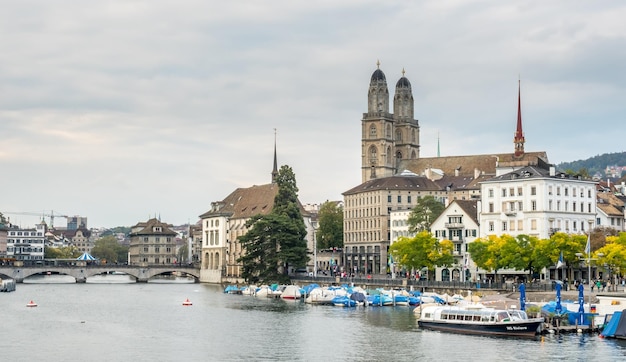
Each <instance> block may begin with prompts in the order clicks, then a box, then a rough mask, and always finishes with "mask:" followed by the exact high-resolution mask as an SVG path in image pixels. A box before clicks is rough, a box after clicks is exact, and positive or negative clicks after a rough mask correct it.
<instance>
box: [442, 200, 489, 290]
mask: <svg viewBox="0 0 626 362" xmlns="http://www.w3.org/2000/svg"><path fill="white" fill-rule="evenodd" d="M478 205H479V203H478V202H477V201H476V200H454V201H452V202H451V203H450V205H448V207H446V209H445V210H444V211H443V212H442V213H441V215H439V217H438V218H437V219H436V220H435V221H434V222H433V223H432V225H431V227H430V229H431V232H432V234H433V236H434V237H436V238H437V239H439V240H440V241H441V240H446V239H447V240H450V241H452V243H453V245H454V249H453V256H454V264H453V265H451V266H449V267H437V268H436V270H435V280H437V281H460V282H465V281H475V280H476V276H477V273H478V272H479V271H478V270H477V268H476V265H475V264H474V262H473V261H472V259H471V257H470V255H469V253H468V248H467V246H468V244H469V243H471V242H473V241H474V240H476V238H478V237H479V234H478V232H479V228H480V227H479V224H478Z"/></svg>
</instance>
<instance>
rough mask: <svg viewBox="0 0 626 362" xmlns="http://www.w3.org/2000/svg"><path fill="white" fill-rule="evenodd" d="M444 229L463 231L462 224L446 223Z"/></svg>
mask: <svg viewBox="0 0 626 362" xmlns="http://www.w3.org/2000/svg"><path fill="white" fill-rule="evenodd" d="M444 227H445V228H446V229H463V227H464V226H463V223H462V222H447V223H445V224H444Z"/></svg>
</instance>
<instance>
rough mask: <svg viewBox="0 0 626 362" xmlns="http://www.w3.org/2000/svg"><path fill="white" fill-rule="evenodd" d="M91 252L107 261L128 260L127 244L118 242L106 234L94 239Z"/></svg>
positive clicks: (119, 261) (120, 261)
mask: <svg viewBox="0 0 626 362" xmlns="http://www.w3.org/2000/svg"><path fill="white" fill-rule="evenodd" d="M91 254H92V255H93V256H95V257H96V258H98V259H100V260H106V262H108V263H124V262H127V261H128V246H125V245H122V244H120V243H119V242H118V241H117V239H116V238H115V237H114V236H112V235H108V236H104V237H102V238H100V239H98V240H96V242H95V245H94V247H93V248H92V249H91Z"/></svg>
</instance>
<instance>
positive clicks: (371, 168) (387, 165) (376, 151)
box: [361, 62, 419, 182]
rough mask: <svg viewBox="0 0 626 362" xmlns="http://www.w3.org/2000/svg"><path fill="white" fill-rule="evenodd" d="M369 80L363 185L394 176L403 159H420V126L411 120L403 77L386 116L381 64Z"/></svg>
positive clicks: (363, 137) (410, 100)
mask: <svg viewBox="0 0 626 362" xmlns="http://www.w3.org/2000/svg"><path fill="white" fill-rule="evenodd" d="M376 65H377V69H376V70H375V71H374V73H373V74H372V77H371V79H370V85H369V91H368V95H367V113H364V114H363V119H362V120H361V133H362V134H361V176H362V177H361V179H362V182H365V181H368V180H371V179H374V178H381V177H389V176H393V175H394V174H396V172H397V165H398V162H399V161H400V160H403V159H416V158H419V124H418V122H417V120H415V119H413V113H414V109H413V103H414V102H413V93H412V90H411V83H410V82H409V80H408V79H406V78H405V77H404V70H403V71H402V78H400V80H398V82H397V83H396V92H395V94H394V97H393V108H394V109H393V110H394V113H395V114H392V113H389V90H388V89H387V79H386V78H385V74H384V73H383V71H382V70H380V62H377V63H376Z"/></svg>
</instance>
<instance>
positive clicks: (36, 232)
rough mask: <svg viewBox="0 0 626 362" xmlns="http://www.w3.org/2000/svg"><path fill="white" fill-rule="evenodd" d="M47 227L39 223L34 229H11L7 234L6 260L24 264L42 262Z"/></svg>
mask: <svg viewBox="0 0 626 362" xmlns="http://www.w3.org/2000/svg"><path fill="white" fill-rule="evenodd" d="M46 229H47V225H46V224H45V223H44V222H41V223H39V224H37V225H35V228H34V229H13V228H9V229H8V232H7V258H15V260H16V261H22V262H24V264H26V265H28V264H34V263H37V262H38V261H39V262H43V259H44V246H45V234H46Z"/></svg>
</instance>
